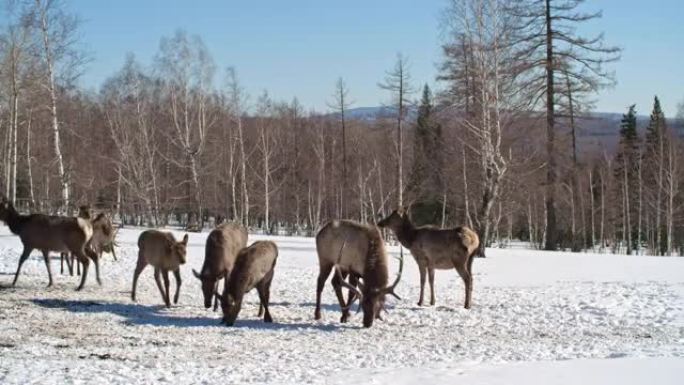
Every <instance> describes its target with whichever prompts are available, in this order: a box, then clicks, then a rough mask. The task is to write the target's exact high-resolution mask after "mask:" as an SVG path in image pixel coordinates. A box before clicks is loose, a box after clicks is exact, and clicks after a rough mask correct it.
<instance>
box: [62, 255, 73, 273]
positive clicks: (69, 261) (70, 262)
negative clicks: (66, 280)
mask: <svg viewBox="0 0 684 385" xmlns="http://www.w3.org/2000/svg"><path fill="white" fill-rule="evenodd" d="M64 260H66V264H67V268H68V269H69V276H71V277H73V276H74V255H73V254H72V253H64Z"/></svg>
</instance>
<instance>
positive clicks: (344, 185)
mask: <svg viewBox="0 0 684 385" xmlns="http://www.w3.org/2000/svg"><path fill="white" fill-rule="evenodd" d="M333 98H334V100H333V101H332V102H331V103H329V104H328V107H330V108H332V109H333V111H335V114H336V117H337V119H338V121H339V123H340V129H341V142H342V180H341V183H340V191H341V194H342V201H341V202H340V206H341V207H340V211H341V212H342V217H343V218H346V214H347V206H346V203H347V189H348V188H349V178H348V175H349V174H348V169H347V118H346V113H347V109H349V107H350V106H351V105H352V104H353V101H351V100H349V88H347V84H346V83H345V82H344V79H342V78H339V79H337V83H335V93H334V94H333Z"/></svg>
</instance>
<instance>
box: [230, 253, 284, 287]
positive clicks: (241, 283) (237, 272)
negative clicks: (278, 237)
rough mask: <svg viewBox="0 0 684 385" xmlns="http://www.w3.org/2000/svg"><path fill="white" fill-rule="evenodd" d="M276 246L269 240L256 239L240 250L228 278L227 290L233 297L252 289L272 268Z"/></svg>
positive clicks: (276, 256)
mask: <svg viewBox="0 0 684 385" xmlns="http://www.w3.org/2000/svg"><path fill="white" fill-rule="evenodd" d="M277 258H278V247H277V246H276V244H275V243H273V242H271V241H256V242H254V243H252V244H251V245H250V246H249V247H245V248H243V249H242V250H240V253H239V254H238V256H237V259H236V261H235V265H234V266H233V271H232V272H231V273H230V278H229V279H228V285H227V291H228V293H230V294H231V295H232V296H233V297H234V298H238V297H241V296H242V295H243V294H245V293H247V292H248V291H250V290H252V289H253V288H254V287H255V286H256V285H257V284H258V283H259V282H261V280H262V279H264V278H265V277H266V276H267V275H268V274H269V273H270V272H271V271H272V270H273V268H274V266H275V263H276V259H277Z"/></svg>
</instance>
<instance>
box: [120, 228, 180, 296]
mask: <svg viewBox="0 0 684 385" xmlns="http://www.w3.org/2000/svg"><path fill="white" fill-rule="evenodd" d="M187 245H188V234H185V236H184V237H183V240H182V241H180V242H176V239H175V238H174V237H173V234H171V233H169V232H162V231H157V230H147V231H145V232H143V233H142V234H140V237H139V238H138V264H137V266H136V267H135V272H134V273H133V289H132V290H131V299H132V300H133V301H134V302H135V288H136V286H137V284H138V276H140V273H141V272H142V271H143V269H144V268H145V266H147V265H148V264H150V265H152V266H154V280H155V281H156V282H157V288H159V292H160V293H161V296H162V299H163V300H164V303H165V304H166V307H171V301H170V300H169V271H173V275H174V276H176V294H175V295H174V296H173V303H174V304H176V303H178V295H179V294H180V287H181V276H180V265H182V264H184V263H185V261H186V248H187ZM162 273H163V275H162ZM160 276H163V278H164V287H162V285H161V280H160Z"/></svg>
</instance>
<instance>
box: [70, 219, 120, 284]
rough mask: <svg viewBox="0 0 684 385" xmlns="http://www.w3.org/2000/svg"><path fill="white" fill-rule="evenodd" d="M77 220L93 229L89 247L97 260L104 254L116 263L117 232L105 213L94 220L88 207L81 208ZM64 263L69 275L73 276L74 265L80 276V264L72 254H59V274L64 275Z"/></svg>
mask: <svg viewBox="0 0 684 385" xmlns="http://www.w3.org/2000/svg"><path fill="white" fill-rule="evenodd" d="M78 217H79V218H84V219H88V220H89V221H90V224H91V225H92V227H93V236H92V238H91V239H90V247H91V248H92V249H93V251H94V252H95V253H96V254H97V257H98V259H99V260H102V254H103V253H104V252H107V253H110V254H112V255H113V256H114V260H115V261H116V260H117V258H116V251H115V250H114V247H115V246H116V234H117V231H116V229H115V228H114V225H113V224H112V221H111V219H110V218H109V217H108V216H107V215H106V214H105V213H99V214H98V215H97V216H95V218H93V217H92V213H91V211H90V208H89V207H88V206H81V207H80V208H79V213H78ZM64 262H66V265H67V269H68V270H69V275H74V264H75V265H76V269H77V273H76V274H78V275H81V264H80V263H79V262H78V261H77V260H76V259H75V256H74V255H73V254H69V253H64V252H63V253H61V254H60V274H64Z"/></svg>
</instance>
